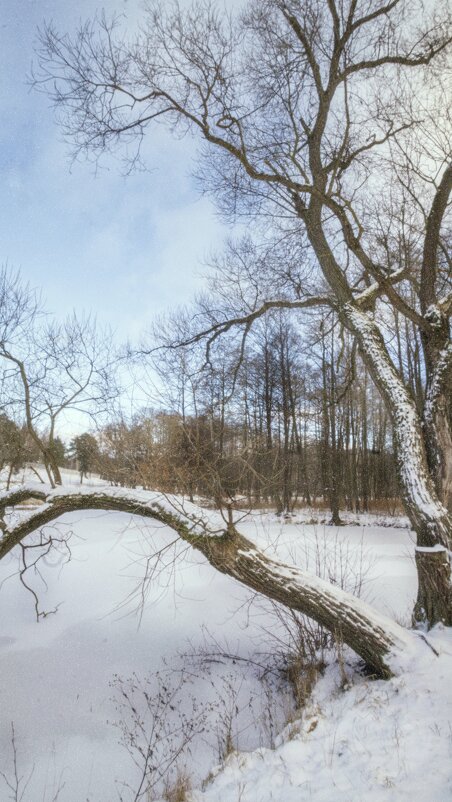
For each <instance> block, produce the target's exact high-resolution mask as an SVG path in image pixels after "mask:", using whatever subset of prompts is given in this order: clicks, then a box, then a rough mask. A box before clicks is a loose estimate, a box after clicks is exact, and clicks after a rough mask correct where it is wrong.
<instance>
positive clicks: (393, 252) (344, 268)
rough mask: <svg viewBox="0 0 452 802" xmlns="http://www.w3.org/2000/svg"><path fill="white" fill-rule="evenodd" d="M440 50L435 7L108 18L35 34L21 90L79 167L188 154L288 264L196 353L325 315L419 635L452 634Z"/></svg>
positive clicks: (290, 2) (298, 7) (321, 6)
mask: <svg viewBox="0 0 452 802" xmlns="http://www.w3.org/2000/svg"><path fill="white" fill-rule="evenodd" d="M450 43H451V17H450V12H449V11H448V9H447V7H446V4H445V3H442V2H441V0H438V2H437V3H436V4H435V5H434V6H433V7H431V5H430V4H429V6H428V8H427V9H426V8H424V6H423V5H422V3H421V2H417V0H389V2H384V0H383V2H381V1H380V0H375V1H373V2H369V1H368V0H327V2H323V0H307V2H301V0H264V2H251V3H249V5H248V6H247V7H246V8H245V10H244V11H243V12H240V13H239V14H238V16H237V17H233V16H232V15H229V14H227V13H224V12H222V11H219V10H217V9H216V7H215V5H213V4H212V3H210V2H201V3H198V4H195V5H194V6H193V7H192V8H191V9H189V10H187V11H185V10H181V9H180V7H179V6H178V5H174V6H172V7H169V8H167V7H166V6H165V10H163V9H162V8H160V7H158V6H155V5H153V4H152V3H151V4H149V5H148V6H147V10H146V12H145V14H144V17H143V21H142V25H141V27H140V32H139V33H138V34H137V35H136V36H135V37H134V38H133V39H131V40H130V41H129V40H127V38H126V36H125V35H124V34H123V33H121V31H120V30H119V29H118V23H117V21H113V22H108V21H107V20H106V19H105V18H102V19H100V20H95V21H94V22H92V23H91V22H89V23H86V24H85V25H83V26H82V27H81V29H80V30H79V32H78V34H76V36H75V37H73V38H71V37H69V36H67V35H60V34H59V33H58V32H57V31H56V30H55V29H54V28H53V27H52V26H47V27H46V28H45V30H44V31H43V34H42V38H41V50H40V53H39V59H40V68H39V71H38V72H37V74H36V76H35V80H36V83H37V84H39V85H40V86H41V87H43V88H44V89H45V91H48V92H50V93H51V95H52V97H53V99H54V101H55V104H56V107H57V113H58V115H59V119H60V121H61V123H62V125H63V127H64V131H65V133H66V135H67V137H68V139H69V140H70V141H71V143H72V145H73V147H74V148H75V151H76V153H82V154H85V155H90V154H94V155H95V156H99V155H100V154H102V153H103V152H104V151H105V150H108V149H110V148H112V147H114V146H115V145H117V144H120V143H123V142H125V143H126V144H128V145H133V144H137V146H138V150H137V151H136V153H135V158H138V156H139V150H140V144H141V142H142V140H143V137H144V136H145V134H146V131H147V129H148V128H149V126H150V125H151V124H152V123H153V122H154V121H156V120H165V119H166V120H167V122H168V124H169V126H170V127H171V129H173V130H177V131H178V132H179V133H181V132H182V133H185V132H187V131H191V132H193V133H194V134H195V135H196V136H197V137H199V138H200V139H201V140H202V141H203V142H204V143H205V147H204V151H203V155H202V161H201V163H200V165H199V168H198V173H199V176H200V179H201V181H202V183H203V187H204V188H205V189H206V190H211V191H212V192H213V193H214V194H215V197H216V198H217V200H218V203H219V205H220V207H221V208H222V210H223V211H224V212H225V213H226V214H228V215H230V216H231V217H236V216H237V215H240V214H243V215H248V216H251V217H252V219H253V220H254V226H255V229H256V230H258V227H259V224H262V229H264V228H265V233H267V232H268V231H269V229H270V230H272V231H273V232H274V236H275V238H279V239H282V238H286V239H287V240H288V241H292V242H295V243H296V244H298V243H300V246H303V248H304V249H305V264H306V262H307V261H308V262H309V265H310V272H309V281H308V282H306V283H302V284H301V285H299V286H298V285H297V286H296V287H292V289H291V290H290V291H289V292H288V293H286V294H282V295H280V296H279V297H275V295H274V294H273V292H274V291H273V292H272V290H271V288H270V289H269V291H268V292H267V291H266V292H265V295H264V297H262V294H261V293H260V292H257V293H256V292H255V293H254V294H253V295H252V296H250V295H249V296H248V297H247V298H244V302H243V304H242V309H241V310H239V311H240V313H239V314H238V313H237V314H233V315H231V316H229V317H227V316H225V315H224V314H223V313H221V314H220V315H219V316H218V317H217V319H215V314H214V313H213V312H212V313H211V318H214V319H213V320H212V321H211V323H210V325H208V326H207V327H206V328H205V329H204V330H203V331H202V332H200V333H198V334H197V337H198V338H199V337H201V336H204V337H205V338H206V339H207V340H208V342H209V343H212V341H213V340H214V339H216V338H218V336H219V335H220V334H221V332H224V331H226V330H229V329H230V328H231V327H232V326H238V327H239V328H240V329H241V330H242V332H243V336H244V337H245V336H246V335H247V333H248V332H249V330H250V327H251V326H252V324H253V322H254V321H255V320H256V319H257V318H259V317H260V316H262V315H263V314H265V313H266V312H267V311H268V309H271V308H273V307H282V306H285V307H287V308H291V309H294V308H295V309H297V308H298V309H303V308H308V307H312V306H313V305H314V304H316V303H323V304H324V305H327V306H329V307H331V308H333V309H334V310H335V311H336V313H337V315H338V317H339V320H340V321H341V323H342V325H343V326H344V327H345V328H346V329H348V331H349V332H350V333H351V334H352V335H353V337H354V338H355V339H356V342H357V344H358V348H359V351H360V353H361V356H362V359H363V361H364V363H365V364H366V366H367V368H368V370H369V373H370V375H371V376H372V378H373V381H374V382H375V384H376V386H377V387H378V390H379V392H380V394H381V396H382V398H383V399H384V402H385V404H386V407H387V409H388V412H389V414H390V416H391V419H392V423H393V428H394V442H395V453H396V460H397V469H398V475H399V480H400V485H401V490H402V495H403V500H404V504H405V507H406V511H407V513H408V515H409V518H410V521H411V524H412V526H413V528H414V530H415V531H416V533H417V538H418V551H417V563H418V569H419V596H418V601H417V604H416V608H415V611H414V619H415V621H416V622H420V623H421V622H427V624H429V625H431V624H434V623H435V622H436V621H445V622H447V623H448V624H450V623H452V602H451V598H452V597H451V591H450V571H449V568H448V559H449V558H448V553H449V551H450V548H451V545H452V541H451V533H452V520H451V516H450V514H449V513H448V511H447V503H448V499H449V498H450V492H451V476H452V448H451V445H452V439H451V426H450V418H449V417H448V415H449V412H448V410H449V409H450V408H449V405H448V390H449V389H450V375H451V370H450V367H451V362H452V344H451V340H450V324H449V319H450V314H451V312H452V291H451V278H450V261H449V260H448V256H447V250H446V245H447V232H446V230H445V227H446V222H445V217H446V212H447V209H448V202H449V194H450V190H451V186H452V165H450V163H449V161H448V160H449V159H450V155H449V149H448V148H449V145H448V141H449V136H448V130H449V126H450V106H448V104H447V102H446V97H447V95H446V86H445V81H444V78H443V74H442V70H443V68H444V66H445V64H446V63H447V62H446V59H447V58H448V54H449V53H450ZM382 196H385V197H386V202H385V203H381V202H380V201H381V198H382ZM418 232H421V234H420V235H419V234H418ZM262 236H264V232H263V234H262ZM401 243H404V247H402V248H401V247H400V244H401ZM294 247H296V246H294ZM282 273H283V271H282V270H280V274H282ZM264 286H265V285H264ZM265 289H266V290H268V285H267V287H265ZM250 299H251V300H250ZM388 307H389V308H390V309H392V310H393V311H394V313H396V314H397V315H398V316H399V317H400V318H401V319H404V320H406V321H408V322H409V324H410V325H412V326H414V327H415V329H416V331H417V332H418V333H419V336H420V340H421V342H422V349H423V363H424V370H425V390H424V398H423V405H422V406H423V408H422V410H421V411H420V410H419V408H418V405H417V404H416V400H415V399H414V398H413V395H412V392H411V391H410V390H409V388H408V387H407V386H406V384H405V382H404V379H403V376H402V375H401V373H400V370H399V369H398V368H397V366H396V364H395V363H394V361H393V359H392V358H391V354H390V349H389V344H388V327H387V314H386V311H387V309H388ZM186 342H187V341H186Z"/></svg>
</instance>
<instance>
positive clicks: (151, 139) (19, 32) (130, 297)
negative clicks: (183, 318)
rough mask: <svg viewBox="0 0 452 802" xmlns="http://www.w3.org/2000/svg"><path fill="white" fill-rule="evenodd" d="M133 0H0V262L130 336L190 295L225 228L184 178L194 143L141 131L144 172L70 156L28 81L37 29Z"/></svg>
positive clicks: (51, 300) (50, 298)
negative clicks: (123, 170)
mask: <svg viewBox="0 0 452 802" xmlns="http://www.w3.org/2000/svg"><path fill="white" fill-rule="evenodd" d="M140 6H141V4H140V2H139V0H104V1H103V2H102V0H99V2H97V0H77V2H73V0H3V3H2V15H1V19H0V62H1V71H0V75H1V77H0V82H1V83H0V93H1V99H2V114H1V115H0V169H1V188H2V189H1V192H0V241H1V254H0V261H1V262H2V263H3V264H5V263H7V264H8V265H10V266H12V267H15V268H19V269H20V270H21V271H22V274H23V276H24V277H25V278H26V279H27V280H28V281H29V282H30V283H31V284H32V285H33V286H36V287H41V288H42V290H43V295H44V296H45V297H46V298H47V302H48V306H49V308H50V310H51V311H54V312H68V311H70V310H72V309H73V308H76V309H78V310H80V309H85V310H87V311H92V312H94V313H95V314H96V315H97V317H98V320H99V321H100V322H103V323H108V324H110V325H111V326H113V328H115V329H116V330H117V332H118V336H119V337H121V338H125V337H130V338H132V339H134V338H135V337H136V336H137V335H138V334H139V332H140V331H141V330H142V329H143V328H144V327H145V326H146V324H147V322H148V321H149V320H150V318H152V316H153V315H155V314H156V313H159V312H163V311H164V310H165V309H168V308H169V307H171V306H174V305H175V304H178V303H184V302H186V301H188V300H189V298H190V296H191V295H192V293H193V291H194V290H195V289H196V288H197V287H199V286H200V283H201V278H200V276H201V274H202V270H203V268H202V261H203V259H205V258H206V257H207V255H208V253H209V252H210V251H211V250H212V249H213V248H214V247H216V246H217V245H221V241H222V238H223V237H224V235H225V228H224V227H223V226H222V225H221V223H220V221H219V220H218V218H217V217H216V215H215V211H214V209H213V206H212V204H211V202H210V201H209V200H207V199H205V198H200V197H199V194H198V193H197V192H196V188H195V185H194V182H193V180H192V179H191V177H190V164H191V157H192V155H193V152H194V150H193V143H190V142H189V141H188V140H184V141H174V140H172V139H171V137H170V135H169V134H167V133H166V132H165V131H164V129H163V127H160V128H158V129H154V130H153V131H152V132H149V135H148V137H147V140H146V155H147V162H148V165H149V168H150V170H149V172H146V173H137V174H135V175H132V176H128V177H124V176H123V175H121V168H120V165H119V164H118V163H117V162H115V161H114V160H113V159H111V160H109V161H107V162H104V165H103V169H102V170H100V171H99V172H98V173H97V175H94V172H93V167H92V165H88V164H86V163H75V164H71V162H70V159H69V155H68V150H67V147H66V146H65V145H64V143H63V142H62V137H61V131H60V130H59V129H58V127H57V125H56V123H55V119H54V114H53V110H52V108H51V106H50V102H49V100H48V98H46V97H45V96H44V95H42V94H39V93H37V92H36V91H34V90H32V89H30V87H29V86H28V85H27V76H28V75H29V73H30V68H31V64H32V61H33V45H34V43H35V42H36V31H37V27H38V26H39V25H41V24H42V21H43V20H44V19H46V20H50V19H52V20H54V22H55V23H56V25H57V27H58V28H59V29H60V30H61V31H62V32H65V31H71V30H73V29H74V27H75V26H76V24H77V22H78V21H79V20H83V19H85V18H86V17H88V16H92V15H93V14H94V13H95V11H96V9H100V8H102V7H103V8H105V10H106V11H107V12H118V11H119V12H122V13H124V14H125V15H126V17H127V19H128V24H130V25H131V26H132V25H133V24H134V21H135V20H136V19H137V16H138V14H139V13H140Z"/></svg>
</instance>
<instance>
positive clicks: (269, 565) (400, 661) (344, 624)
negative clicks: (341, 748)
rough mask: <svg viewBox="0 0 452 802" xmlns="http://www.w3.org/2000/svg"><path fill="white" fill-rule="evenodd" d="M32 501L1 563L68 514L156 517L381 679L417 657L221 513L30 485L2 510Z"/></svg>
mask: <svg viewBox="0 0 452 802" xmlns="http://www.w3.org/2000/svg"><path fill="white" fill-rule="evenodd" d="M30 497H34V498H37V499H40V500H41V501H42V502H44V503H43V504H42V505H41V506H39V507H38V508H37V509H36V510H34V511H33V512H31V513H28V514H27V515H26V516H25V517H24V518H22V520H21V521H20V522H19V523H16V524H15V525H14V524H12V525H10V526H8V525H7V524H6V523H5V522H3V525H2V530H3V531H2V534H1V537H0V559H1V558H2V557H4V556H5V555H6V554H7V553H8V552H9V551H10V550H11V549H12V548H13V547H14V546H15V545H17V544H18V543H20V542H21V541H22V540H23V538H24V537H25V536H26V535H28V534H30V533H31V532H33V531H34V530H35V529H37V528H39V527H40V526H44V525H45V524H47V523H49V522H50V521H53V520H55V519H56V518H58V517H60V515H63V514H64V513H66V512H74V511H76V510H87V509H103V510H119V511H122V512H129V513H131V514H135V515H141V516H144V517H150V518H154V519H156V520H158V521H160V522H162V523H164V524H166V525H167V526H169V527H171V528H172V529H173V530H174V531H176V532H177V534H178V535H179V536H180V537H181V538H182V539H183V540H185V541H186V542H188V543H189V544H190V545H191V546H193V548H195V549H198V550H199V551H200V552H201V553H202V554H203V555H204V556H205V557H206V558H207V560H208V561H209V562H210V564H211V565H212V566H213V567H214V568H216V569H217V570H218V571H220V572H221V573H224V574H227V575H229V576H231V577H234V578H235V579H237V580H238V581H239V582H241V583H243V584H244V585H246V586H247V587H249V588H252V589H253V590H255V591H257V592H258V593H262V594H263V595H264V596H266V597H267V598H270V599H273V600H275V601H278V602H280V603H281V604H283V605H285V606H286V607H288V608H290V609H293V610H298V611H299V612H301V613H304V614H306V615H307V616H309V617H311V618H313V619H314V620H316V621H318V622H319V623H320V624H322V625H324V626H325V627H327V628H328V629H329V630H330V631H332V632H333V633H335V635H336V637H337V638H338V639H339V640H340V641H342V642H344V643H346V644H348V645H349V646H350V647H351V648H352V649H353V650H354V651H355V652H356V653H357V654H359V655H360V656H361V657H362V658H363V659H364V660H365V662H366V663H367V664H368V665H369V666H370V667H371V668H372V669H373V670H374V671H375V672H376V673H377V674H378V675H379V676H382V677H389V676H391V675H392V674H393V673H397V672H398V671H400V670H402V669H403V667H406V665H407V662H408V661H409V660H410V659H411V656H412V647H413V645H414V644H415V643H416V636H415V635H414V633H412V632H409V631H407V630H405V629H403V628H402V627H401V626H399V625H398V624H396V623H395V622H394V621H392V620H391V619H389V618H387V617H386V616H383V615H380V613H378V612H377V611H376V610H374V609H373V608H372V607H371V606H370V605H368V604H366V603H365V602H363V601H362V600H361V599H358V598H356V597H355V596H353V595H352V594H350V593H346V592H345V591H343V590H341V588H338V587H336V586H335V585H332V584H330V583H329V582H326V581H325V580H323V579H320V578H319V577H317V576H315V575H312V574H309V573H307V572H305V571H302V570H300V569H299V568H297V567H296V566H293V565H285V564H284V563H281V562H277V561H275V560H272V559H269V558H268V557H267V556H266V555H265V554H264V553H263V552H261V551H259V549H257V548H256V546H255V545H254V544H253V543H251V542H250V541H248V540H247V539H246V538H244V537H243V536H242V535H241V534H239V532H238V531H237V530H236V529H235V527H234V526H233V525H231V524H229V525H225V523H224V521H223V519H222V518H221V517H220V516H219V515H215V514H213V513H211V512H208V511H206V510H202V509H201V508H199V507H196V506H195V505H193V504H190V503H188V502H187V503H185V502H181V500H180V499H178V498H177V497H168V496H164V495H163V494H160V493H150V492H146V491H135V490H128V489H123V488H108V489H103V488H102V489H100V488H86V487H78V488H70V489H69V488H57V489H56V490H51V489H50V488H49V489H47V490H46V489H43V488H42V486H38V487H36V486H33V487H32V486H29V487H23V488H20V489H19V490H16V491H10V492H9V493H8V492H7V493H4V494H3V495H2V496H1V497H0V511H1V509H2V508H3V510H5V509H6V507H7V506H10V505H13V504H17V503H19V502H20V501H22V500H24V499H26V498H30Z"/></svg>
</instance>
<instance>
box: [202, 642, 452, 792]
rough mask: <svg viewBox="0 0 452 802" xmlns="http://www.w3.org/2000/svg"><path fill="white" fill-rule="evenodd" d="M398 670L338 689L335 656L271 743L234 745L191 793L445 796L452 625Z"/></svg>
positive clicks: (451, 773) (451, 733) (450, 776)
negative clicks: (235, 750) (250, 747)
mask: <svg viewBox="0 0 452 802" xmlns="http://www.w3.org/2000/svg"><path fill="white" fill-rule="evenodd" d="M428 637H429V641H430V642H431V644H432V646H433V648H434V649H435V650H436V651H437V652H438V653H439V655H438V656H436V655H435V654H434V653H433V651H430V653H428V652H426V651H424V650H422V651H420V654H419V660H418V661H417V665H416V668H415V669H414V670H413V671H412V672H410V673H408V674H406V675H405V676H404V677H399V678H396V679H391V680H389V681H386V682H383V681H378V682H369V681H368V680H366V679H365V678H363V677H360V676H358V675H356V674H354V675H353V676H352V677H351V681H352V683H353V684H352V685H351V687H350V688H347V690H345V691H344V690H342V689H341V676H340V672H339V670H338V667H337V665H332V666H330V667H329V668H328V669H327V671H326V674H325V676H324V677H323V678H322V679H320V681H319V682H318V683H317V685H316V687H315V689H314V692H313V695H312V698H311V700H310V702H309V704H308V706H307V708H306V710H305V712H304V714H303V717H302V719H300V720H299V721H296V722H295V723H294V724H291V725H289V726H288V727H287V728H286V730H285V731H284V732H283V733H282V735H281V737H280V739H279V743H278V744H277V748H276V749H274V750H269V749H259V750H257V751H255V752H253V753H252V754H249V755H245V754H234V755H231V756H230V757H229V759H228V761H227V764H226V766H225V767H224V768H223V769H222V770H221V771H220V772H219V773H218V775H217V776H216V777H215V779H214V781H213V782H212V783H211V784H210V785H209V786H208V788H207V789H206V790H205V792H204V793H200V792H197V793H195V794H193V796H192V797H191V800H193V802H236V801H237V799H240V802H280V801H282V800H284V802H300V800H303V799H306V800H308V799H309V800H315V802H362V800H367V801H368V802H383V800H388V802H402V800H406V802H413V801H414V800H415V802H433V801H434V802H449V800H450V799H452V770H451V767H452V690H451V676H452V631H451V630H450V629H449V630H444V629H441V628H440V627H437V628H436V629H435V631H434V632H431V633H430V634H429V636H428Z"/></svg>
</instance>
